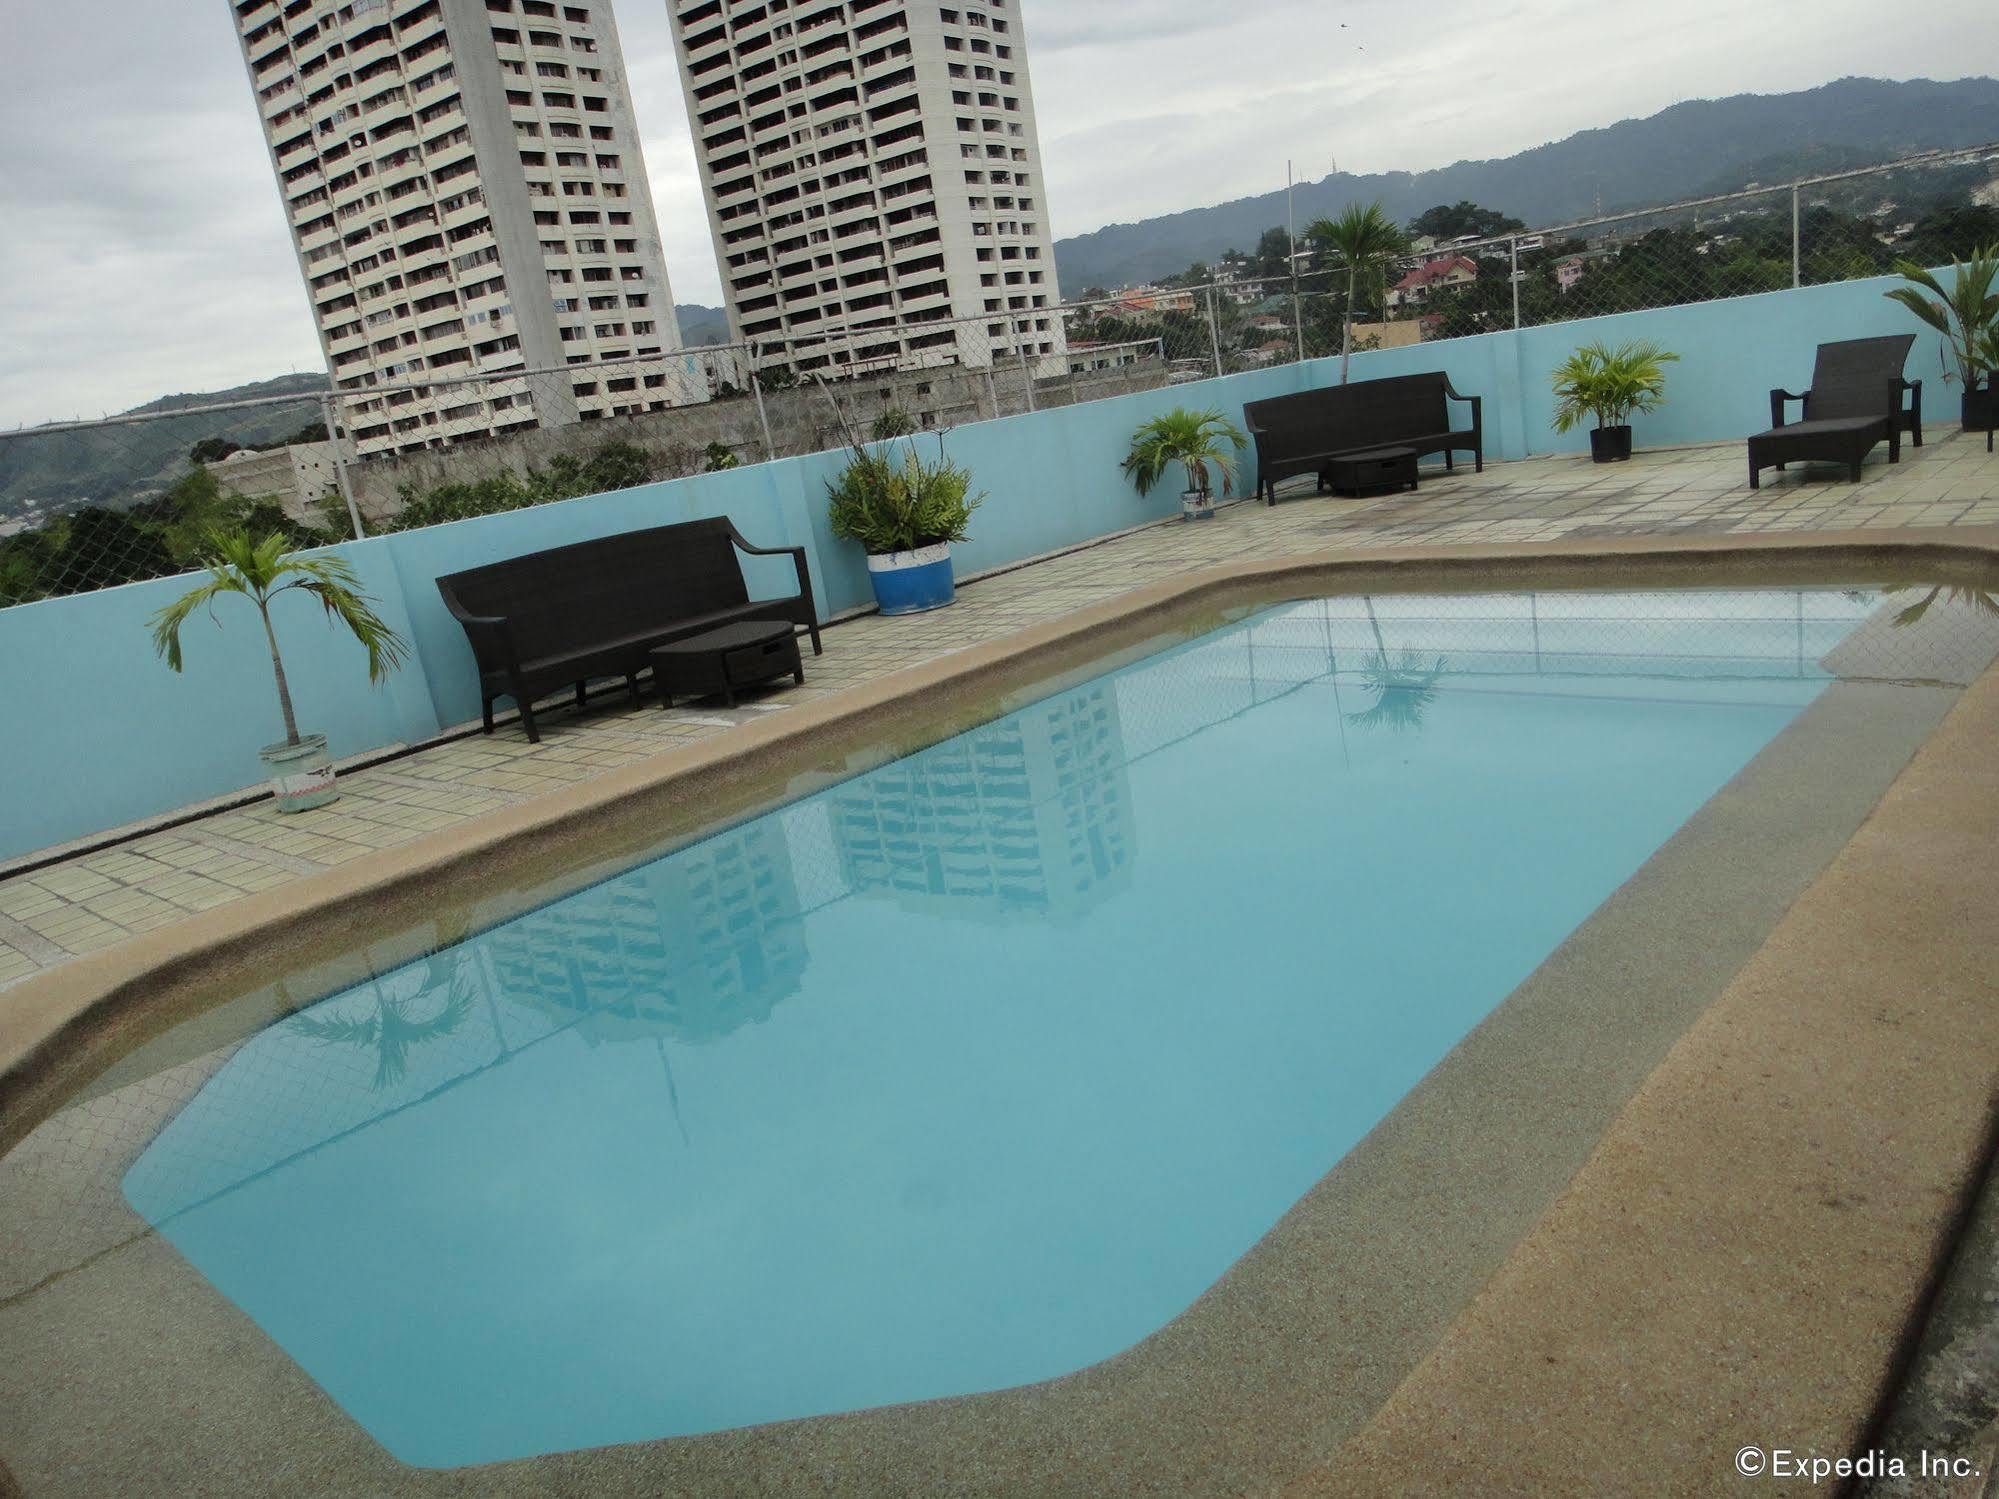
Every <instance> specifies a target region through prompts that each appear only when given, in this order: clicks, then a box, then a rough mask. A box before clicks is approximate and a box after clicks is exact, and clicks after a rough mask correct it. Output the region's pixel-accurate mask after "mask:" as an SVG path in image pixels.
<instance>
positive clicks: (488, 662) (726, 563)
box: [437, 516, 819, 744]
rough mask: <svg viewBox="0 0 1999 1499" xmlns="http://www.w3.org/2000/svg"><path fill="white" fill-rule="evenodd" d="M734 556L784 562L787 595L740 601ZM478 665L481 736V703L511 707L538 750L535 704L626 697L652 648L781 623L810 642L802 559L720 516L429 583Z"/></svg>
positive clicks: (488, 719) (489, 720)
mask: <svg viewBox="0 0 1999 1499" xmlns="http://www.w3.org/2000/svg"><path fill="white" fill-rule="evenodd" d="M738 552H745V553H748V554H749V555H750V556H752V557H789V558H790V559H791V562H792V566H793V567H794V568H796V569H797V573H798V592H797V593H795V594H792V595H790V596H789V597H786V598H777V599H756V600H753V599H751V598H750V592H749V588H748V586H747V585H746V584H745V582H744V579H743V568H742V563H741V562H740V561H739V560H738V558H737V556H736V554H737V553H738ZM437 591H438V592H439V593H441V594H443V595H444V607H445V608H447V609H449V610H450V611H451V613H452V616H453V617H454V618H455V619H457V621H458V622H459V623H460V624H461V625H463V626H464V627H465V638H466V639H467V640H468V641H470V642H471V645H472V654H473V656H474V657H475V658H476V659H477V661H478V663H479V706H480V712H481V716H482V717H483V718H484V720H485V727H486V732H487V733H488V734H490V733H492V732H493V701H494V699H495V698H500V697H511V698H512V699H513V700H514V702H515V703H517V704H518V705H519V707H520V710H521V723H522V725H523V726H524V727H525V728H526V729H527V733H528V742H529V743H530V744H539V743H540V742H541V733H540V731H539V730H538V729H537V728H536V727H535V721H534V703H535V699H536V698H538V697H541V696H543V695H545V694H547V693H549V692H553V691H555V690H556V689H558V688H563V687H568V686H570V685H572V684H573V685H574V686H575V688H576V701H577V704H578V705H579V706H581V705H582V704H583V702H584V701H585V698H586V695H587V692H588V684H589V682H590V680H591V679H592V678H594V677H623V678H624V679H625V681H626V683H627V685H628V686H629V687H630V688H631V690H632V696H633V697H635V698H636V697H637V696H638V690H639V684H638V677H639V673H640V672H642V671H645V670H647V669H648V668H649V667H650V666H651V664H652V663H651V653H652V649H653V647H654V646H660V645H668V644H670V643H672V642H673V641H676V640H684V639H686V638H687V637H688V636H690V635H699V634H702V633H704V632H706V631H708V630H713V629H715V628H716V627H717V626H719V625H726V624H734V623H736V622H738V621H740V620H751V619H758V620H773V621H775V620H784V621H787V622H788V623H790V624H791V626H792V627H793V629H794V630H798V629H803V630H804V631H805V632H806V634H808V635H810V636H811V637H812V651H813V654H814V655H817V654H819V618H818V615H817V614H816V613H815V612H814V610H813V605H812V576H811V574H810V573H809V572H808V571H807V569H806V565H805V548H803V547H757V546H751V545H750V544H749V543H748V542H747V541H745V540H744V539H743V537H742V533H740V532H739V531H737V530H736V528H735V526H734V525H733V524H732V523H731V522H730V521H729V519H728V518H727V517H726V516H717V517H715V518H712V519H708V520H692V521H682V522H680V523H678V524H676V525H671V526H651V527H648V528H647V529H645V530H643V531H626V532H623V533H622V534H620V535H616V536H602V537H599V538H597V539H596V540H594V541H579V542H576V543H573V544H572V545H570V546H561V547H554V548H551V549H550V550H548V551H545V552H529V553H528V554H527V555H525V556H522V557H509V558H508V559H507V560H506V561H504V562H493V563H489V564H487V565H486V566H484V567H474V568H468V569H466V570H465V571H464V572H458V573H450V574H448V575H446V576H445V577H442V578H439V579H438V580H437Z"/></svg>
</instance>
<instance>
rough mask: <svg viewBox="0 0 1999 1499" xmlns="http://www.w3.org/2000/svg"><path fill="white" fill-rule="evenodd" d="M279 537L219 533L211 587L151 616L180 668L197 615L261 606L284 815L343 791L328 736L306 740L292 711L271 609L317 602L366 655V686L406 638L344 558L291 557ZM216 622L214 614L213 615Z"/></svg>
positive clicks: (274, 762)
mask: <svg viewBox="0 0 1999 1499" xmlns="http://www.w3.org/2000/svg"><path fill="white" fill-rule="evenodd" d="M286 545H287V543H286V541H285V538H284V537H283V536H281V535H279V534H277V533H276V532H273V533H271V534H270V535H268V536H265V537H263V538H262V539H261V540H257V541H253V540H251V539H250V535H249V533H248V532H246V531H242V530H235V531H221V532H217V533H215V534H214V535H212V536H211V537H210V538H209V545H208V555H207V557H206V559H205V560H206V562H207V565H208V581H207V582H206V583H203V584H201V585H200V586H199V587H197V588H192V589H189V590H188V591H187V592H186V593H184V594H182V595H181V596H180V597H179V598H178V599H176V600H174V602H173V603H171V604H169V605H167V606H166V608H164V609H162V610H160V611H159V613H157V614H155V615H154V616H153V618H152V622H151V623H152V630H153V647H154V649H156V650H157V651H158V652H159V653H160V654H161V655H162V656H164V657H166V662H167V665H168V666H171V667H172V668H173V669H174V670H175V671H179V670H180V669H181V645H180V632H181V626H183V625H184V624H186V623H187V617H188V616H189V615H190V614H192V613H194V611H195V610H197V609H200V608H203V607H210V608H211V609H212V606H213V605H214V603H215V601H216V600H217V599H220V598H223V597H225V596H226V595H228V594H232V593H234V594H241V595H242V596H243V597H244V598H247V599H248V600H249V601H250V602H251V603H253V604H255V605H256V606H257V614H258V616H259V617H260V618H261V619H262V620H263V622H264V641H265V644H267V645H268V646H269V647H270V650H271V672H272V675H273V676H274V677H275V678H276V679H277V684H278V710H279V712H280V713H281V714H282V715H283V717H284V727H285V737H284V738H283V739H281V740H279V741H278V742H277V743H276V744H269V745H266V746H265V747H264V748H263V749H262V750H260V751H259V752H258V754H259V756H260V757H261V758H262V760H263V762H264V768H265V770H266V771H268V772H269V774H270V777H271V795H272V796H273V797H274V798H275V799H276V801H277V804H278V810H279V811H280V812H303V811H306V810H307V809H308V808H311V807H323V806H325V805H326V804H327V803H328V802H330V801H332V800H333V799H334V797H336V796H338V795H339V794H340V793H339V792H338V790H337V789H336V788H335V786H334V783H333V758H332V756H331V755H330V754H329V753H328V752H327V748H326V736H325V735H324V734H301V733H300V732H299V729H298V720H297V718H296V717H295V716H294V715H293V713H292V694H291V685H290V683H289V682H287V681H286V679H285V663H284V657H282V656H281V655H279V654H278V635H277V630H276V629H275V628H274V627H273V626H272V624H271V604H272V602H273V601H274V600H275V599H277V598H278V596H279V595H281V594H286V593H291V592H294V591H296V592H299V593H303V594H306V595H308V596H309V597H311V598H313V599H314V600H316V601H317V602H318V604H319V606H320V608H321V609H323V610H325V612H326V616H327V618H328V619H332V620H338V621H339V622H340V623H341V624H343V625H345V626H346V627H347V628H348V630H349V631H350V632H352V634H353V636H354V638H355V639H356V640H358V641H359V642H360V643H361V644H362V645H363V646H364V647H365V648H366V649H367V652H368V680H369V681H371V682H380V681H382V680H384V679H385V678H386V677H387V676H388V674H389V673H390V672H392V671H394V670H395V669H396V668H397V667H398V666H400V665H401V664H402V662H403V659H404V657H405V656H406V655H407V653H408V646H407V645H405V643H404V641H403V639H402V637H401V636H400V635H398V634H396V632H395V631H394V630H392V629H390V628H389V627H388V625H387V624H386V623H384V622H383V620H382V618H381V616H380V615H378V614H376V613H375V610H374V601H373V600H372V599H370V598H369V597H368V596H367V595H366V594H364V593H362V592H361V589H360V580H359V579H358V578H356V577H355V576H354V569H353V568H351V567H349V566H348V565H347V563H346V561H345V560H344V559H342V558H340V557H336V556H331V555H315V554H312V553H309V552H288V551H287V550H286ZM211 617H212V614H211Z"/></svg>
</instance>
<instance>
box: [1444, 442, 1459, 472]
mask: <svg viewBox="0 0 1999 1499" xmlns="http://www.w3.org/2000/svg"><path fill="white" fill-rule="evenodd" d="M1456 467H1457V465H1456V464H1455V463H1453V462H1451V450H1450V449H1449V448H1445V449H1444V472H1445V473H1447V474H1448V473H1450V472H1452V471H1453V470H1454V469H1456Z"/></svg>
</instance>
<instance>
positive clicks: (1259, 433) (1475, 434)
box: [1242, 371, 1485, 505]
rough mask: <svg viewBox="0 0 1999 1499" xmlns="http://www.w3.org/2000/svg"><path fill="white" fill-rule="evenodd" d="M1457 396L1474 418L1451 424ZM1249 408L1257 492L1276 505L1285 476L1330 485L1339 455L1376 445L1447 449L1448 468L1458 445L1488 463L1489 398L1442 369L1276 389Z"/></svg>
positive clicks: (1418, 451)
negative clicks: (1464, 391) (1455, 383)
mask: <svg viewBox="0 0 1999 1499" xmlns="http://www.w3.org/2000/svg"><path fill="white" fill-rule="evenodd" d="M1449 401H1463V402H1466V403H1467V404H1468V405H1470V407H1471V425H1469V426H1467V427H1453V426H1452V425H1451V415H1450V407H1449V406H1448V405H1447V404H1446V403H1447V402H1449ZM1242 415H1243V424H1244V425H1245V426H1246V427H1248V428H1249V433H1250V436H1251V437H1253V438H1255V439H1256V487H1257V492H1258V493H1259V494H1261V495H1263V496H1264V499H1265V502H1266V503H1268V504H1272V505H1274V504H1276V503H1277V484H1278V481H1279V480H1281V479H1289V478H1292V477H1294V476H1296V475H1298V474H1313V475H1316V476H1317V478H1318V481H1319V488H1320V489H1321V490H1324V489H1325V488H1326V486H1327V484H1328V483H1329V482H1330V481H1331V478H1332V465H1333V463H1334V461H1335V460H1338V459H1342V458H1349V457H1352V456H1353V455H1355V454H1357V453H1364V452H1367V451H1369V450H1370V449H1375V448H1408V449H1409V450H1410V451H1411V452H1412V453H1414V454H1415V455H1416V456H1417V457H1419V458H1420V457H1422V456H1423V455H1424V454H1426V453H1442V454H1443V455H1444V467H1446V468H1450V467H1452V466H1453V465H1452V457H1453V455H1454V454H1455V453H1462V452H1468V453H1470V454H1471V455H1472V465H1473V467H1474V469H1475V470H1477V471H1479V472H1483V471H1484V469H1485V416H1484V402H1483V401H1482V400H1481V399H1480V398H1479V397H1478V396H1463V395H1459V394H1458V392H1457V391H1456V390H1454V389H1453V388H1452V386H1451V381H1450V377H1449V376H1448V375H1446V374H1444V373H1442V372H1441V371H1436V372H1432V373H1428V374H1421V375H1393V376H1390V377H1389V378H1388V379H1385V380H1359V381H1356V382H1354V383H1353V384H1351V385H1331V386H1327V387H1325V388H1323V389H1320V390H1306V391H1300V392H1299V393H1298V394H1296V395H1290V396H1273V397H1271V398H1270V399H1269V400H1267V401H1251V402H1250V403H1249V404H1248V405H1246V406H1244V407H1243V409H1242Z"/></svg>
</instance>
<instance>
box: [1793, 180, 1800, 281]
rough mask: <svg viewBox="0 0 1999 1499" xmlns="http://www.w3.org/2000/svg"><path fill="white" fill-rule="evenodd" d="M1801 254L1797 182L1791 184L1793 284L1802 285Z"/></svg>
mask: <svg viewBox="0 0 1999 1499" xmlns="http://www.w3.org/2000/svg"><path fill="white" fill-rule="evenodd" d="M1797 272H1799V254H1797V184H1795V182H1793V184H1791V286H1793V288H1797V286H1801V278H1799V274H1797Z"/></svg>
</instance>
